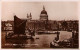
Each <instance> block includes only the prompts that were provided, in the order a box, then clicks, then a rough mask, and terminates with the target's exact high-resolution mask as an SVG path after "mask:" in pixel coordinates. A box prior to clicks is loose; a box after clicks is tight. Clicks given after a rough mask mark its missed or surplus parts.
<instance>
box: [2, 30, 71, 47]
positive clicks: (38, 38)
mask: <svg viewBox="0 0 80 50" xmlns="http://www.w3.org/2000/svg"><path fill="white" fill-rule="evenodd" d="M59 32H60V35H59V41H62V40H66V39H69V38H71V37H72V32H68V31H59ZM5 34H6V32H2V44H1V45H2V48H50V42H52V41H53V40H54V39H55V37H56V36H57V34H36V35H35V36H34V39H25V40H24V39H20V40H13V39H10V40H6V39H5Z"/></svg>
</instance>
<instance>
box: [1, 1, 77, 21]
mask: <svg viewBox="0 0 80 50" xmlns="http://www.w3.org/2000/svg"><path fill="white" fill-rule="evenodd" d="M43 5H44V6H45V10H46V11H47V14H48V19H49V20H78V3H77V2H2V17H1V20H3V21H6V20H13V19H14V18H13V16H14V14H15V15H16V16H17V17H19V18H23V19H26V18H27V13H28V14H30V13H31V14H32V19H34V20H39V18H40V13H41V11H42V10H43Z"/></svg>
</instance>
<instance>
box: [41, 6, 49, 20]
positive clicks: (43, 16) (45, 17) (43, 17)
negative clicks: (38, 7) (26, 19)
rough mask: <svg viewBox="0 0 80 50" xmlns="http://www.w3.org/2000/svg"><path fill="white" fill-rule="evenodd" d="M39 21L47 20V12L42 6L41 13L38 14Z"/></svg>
mask: <svg viewBox="0 0 80 50" xmlns="http://www.w3.org/2000/svg"><path fill="white" fill-rule="evenodd" d="M40 20H48V15H47V11H46V10H45V7H44V6H43V10H42V11H41V14H40Z"/></svg>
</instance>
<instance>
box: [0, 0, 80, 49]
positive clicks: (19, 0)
mask: <svg viewBox="0 0 80 50" xmlns="http://www.w3.org/2000/svg"><path fill="white" fill-rule="evenodd" d="M33 1H35V2H43V1H71V2H78V16H79V20H80V0H1V1H0V25H1V2H33ZM79 25H80V21H79ZM79 28H80V27H79ZM79 31H80V30H79ZM0 32H1V27H0ZM0 36H1V33H0ZM0 41H1V37H0ZM79 42H80V34H79ZM0 44H1V42H0ZM79 46H80V43H79ZM0 49H1V45H0ZM79 49H80V48H79ZM79 49H1V50H79Z"/></svg>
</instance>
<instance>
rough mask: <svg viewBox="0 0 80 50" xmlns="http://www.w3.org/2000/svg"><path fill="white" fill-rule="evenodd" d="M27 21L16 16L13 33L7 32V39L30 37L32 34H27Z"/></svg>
mask: <svg viewBox="0 0 80 50" xmlns="http://www.w3.org/2000/svg"><path fill="white" fill-rule="evenodd" d="M26 21H27V20H22V19H20V18H18V17H17V16H16V15H15V16H14V30H13V33H6V37H5V38H6V39H30V38H32V36H27V35H26V33H25V27H26Z"/></svg>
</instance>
